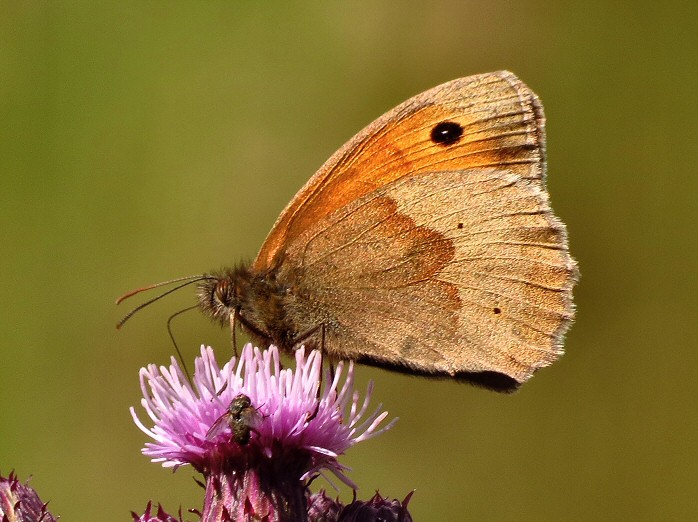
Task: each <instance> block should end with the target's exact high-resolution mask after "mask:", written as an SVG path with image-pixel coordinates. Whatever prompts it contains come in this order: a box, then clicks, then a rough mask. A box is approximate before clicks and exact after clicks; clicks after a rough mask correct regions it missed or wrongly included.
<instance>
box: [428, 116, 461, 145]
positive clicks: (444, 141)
mask: <svg viewBox="0 0 698 522" xmlns="http://www.w3.org/2000/svg"><path fill="white" fill-rule="evenodd" d="M461 136H463V127H461V125H460V123H456V122H455V121H442V122H441V123H439V124H438V125H436V126H435V127H434V128H433V129H431V141H433V142H434V143H438V144H439V145H453V144H454V143H457V142H458V141H459V140H460V138H461Z"/></svg>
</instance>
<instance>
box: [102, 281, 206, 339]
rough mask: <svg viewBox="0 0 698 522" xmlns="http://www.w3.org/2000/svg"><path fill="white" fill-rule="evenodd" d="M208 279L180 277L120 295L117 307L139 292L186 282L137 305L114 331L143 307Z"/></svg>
mask: <svg viewBox="0 0 698 522" xmlns="http://www.w3.org/2000/svg"><path fill="white" fill-rule="evenodd" d="M208 278H209V276H190V277H182V278H179V279H173V280H172V281H165V282H163V283H157V284H154V285H150V286H146V287H143V288H139V289H138V290H133V291H132V292H129V293H127V294H124V295H122V296H121V297H119V299H117V300H116V304H117V305H118V304H119V303H121V302H122V301H123V300H124V299H128V298H129V297H131V296H133V295H136V294H138V293H140V292H144V291H146V290H150V289H152V288H157V287H159V286H163V285H166V284H170V283H177V282H179V281H185V280H188V281H187V282H186V283H182V284H181V285H177V286H175V287H174V288H170V289H169V290H167V291H165V292H163V293H161V294H160V295H156V296H155V297H153V298H152V299H149V300H148V301H146V302H145V303H141V304H139V305H138V306H137V307H135V308H134V309H133V310H131V311H130V312H129V313H127V314H126V315H125V316H124V317H123V319H121V321H119V322H118V323H116V329H117V330H119V329H121V327H122V326H123V325H124V323H126V321H128V320H129V319H131V317H133V316H134V314H135V313H136V312H139V311H140V310H143V308H145V307H146V306H148V305H151V304H153V303H154V302H155V301H158V300H159V299H162V298H163V297H165V296H166V295H169V294H171V293H172V292H176V291H177V290H179V289H180V288H184V287H185V286H187V285H191V284H193V283H197V282H199V281H202V280H204V279H208Z"/></svg>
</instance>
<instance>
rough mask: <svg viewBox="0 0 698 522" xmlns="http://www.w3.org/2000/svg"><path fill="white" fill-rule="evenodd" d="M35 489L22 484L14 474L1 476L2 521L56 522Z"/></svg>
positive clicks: (0, 503) (0, 506)
mask: <svg viewBox="0 0 698 522" xmlns="http://www.w3.org/2000/svg"><path fill="white" fill-rule="evenodd" d="M46 506H47V503H46V502H42V501H41V499H40V498H39V495H38V494H37V493H36V491H34V488H32V487H30V486H29V485H28V484H22V483H21V482H20V481H19V480H18V479H17V476H16V475H15V474H14V473H10V476H9V477H7V478H5V477H3V476H2V475H0V521H2V522H6V521H7V522H56V520H57V519H56V517H54V516H53V515H52V514H51V513H49V512H48V510H47V509H46Z"/></svg>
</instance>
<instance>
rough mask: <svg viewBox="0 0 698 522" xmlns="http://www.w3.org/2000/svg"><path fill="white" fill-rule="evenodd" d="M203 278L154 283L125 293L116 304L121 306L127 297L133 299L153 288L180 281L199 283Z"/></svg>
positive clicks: (199, 276)
mask: <svg viewBox="0 0 698 522" xmlns="http://www.w3.org/2000/svg"><path fill="white" fill-rule="evenodd" d="M205 278H206V276H205V275H203V274H198V275H193V276H186V277H178V278H177V279H170V280H169V281H163V282H161V283H155V284H154V285H148V286H144V287H143V288H136V289H135V290H131V291H130V292H126V293H125V294H124V295H122V296H121V297H119V298H118V299H117V300H116V304H121V303H122V302H123V301H125V300H126V299H128V298H129V297H133V296H134V295H136V294H140V293H141V292H146V291H147V290H152V289H153V288H158V287H161V286H165V285H171V284H172V283H179V282H180V281H189V280H192V279H193V280H194V281H200V280H201V279H205ZM192 282H193V281H192Z"/></svg>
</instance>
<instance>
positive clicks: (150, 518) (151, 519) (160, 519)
mask: <svg viewBox="0 0 698 522" xmlns="http://www.w3.org/2000/svg"><path fill="white" fill-rule="evenodd" d="M131 516H132V517H133V522H182V514H181V513H180V514H179V517H177V518H175V517H173V516H172V515H169V514H167V513H166V512H165V510H164V509H163V508H162V506H161V505H159V504H158V509H157V512H155V513H153V503H152V502H148V505H147V506H146V507H145V513H143V515H138V514H136V513H134V512H133V511H131Z"/></svg>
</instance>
